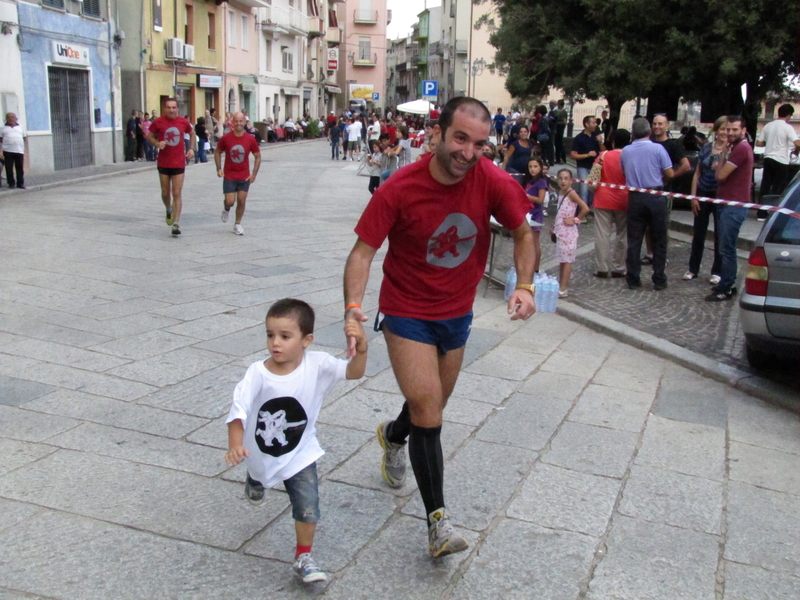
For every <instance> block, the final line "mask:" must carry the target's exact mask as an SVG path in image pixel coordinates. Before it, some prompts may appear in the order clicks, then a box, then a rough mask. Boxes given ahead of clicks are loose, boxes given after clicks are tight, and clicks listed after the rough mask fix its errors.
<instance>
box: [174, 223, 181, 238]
mask: <svg viewBox="0 0 800 600" xmlns="http://www.w3.org/2000/svg"><path fill="white" fill-rule="evenodd" d="M180 234H181V226H180V225H178V224H177V223H173V224H172V235H180Z"/></svg>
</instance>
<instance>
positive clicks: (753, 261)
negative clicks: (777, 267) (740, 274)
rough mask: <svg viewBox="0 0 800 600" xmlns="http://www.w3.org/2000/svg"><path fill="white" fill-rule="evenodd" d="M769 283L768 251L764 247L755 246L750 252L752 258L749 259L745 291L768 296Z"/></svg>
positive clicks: (754, 294)
mask: <svg viewBox="0 0 800 600" xmlns="http://www.w3.org/2000/svg"><path fill="white" fill-rule="evenodd" d="M768 283H769V269H768V268H767V253H766V252H764V248H761V247H758V248H753V251H752V252H751V253H750V260H748V261H747V275H745V279H744V291H745V292H746V293H748V294H751V295H753V296H766V295H767V284H768Z"/></svg>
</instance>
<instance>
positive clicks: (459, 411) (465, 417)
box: [444, 396, 498, 427]
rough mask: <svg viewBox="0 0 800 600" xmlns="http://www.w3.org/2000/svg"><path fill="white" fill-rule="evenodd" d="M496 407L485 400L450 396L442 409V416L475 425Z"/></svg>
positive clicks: (449, 419) (456, 421) (454, 421)
mask: <svg viewBox="0 0 800 600" xmlns="http://www.w3.org/2000/svg"><path fill="white" fill-rule="evenodd" d="M497 408H498V407H495V406H493V405H491V404H489V403H487V402H478V401H477V400H470V399H468V398H461V397H460V396H451V397H450V399H449V400H448V401H447V406H446V407H445V409H444V418H445V419H447V420H448V421H450V422H452V423H463V424H464V425H470V426H472V427H477V426H479V425H480V424H481V423H483V421H484V420H485V419H486V417H488V416H489V415H490V414H491V413H492V411H493V410H496V409H497Z"/></svg>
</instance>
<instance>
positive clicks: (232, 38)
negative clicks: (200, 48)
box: [221, 0, 267, 121]
mask: <svg viewBox="0 0 800 600" xmlns="http://www.w3.org/2000/svg"><path fill="white" fill-rule="evenodd" d="M266 5H267V3H266V2H264V1H263V0H229V2H228V3H227V4H225V5H224V6H223V7H222V10H223V13H224V18H223V28H222V31H223V36H224V37H223V44H224V46H225V48H224V53H223V56H224V64H223V66H222V71H223V82H222V85H223V94H222V102H223V104H224V106H223V109H222V111H221V112H222V113H224V112H230V113H235V112H239V111H244V112H246V113H247V114H248V115H249V117H250V119H251V120H253V121H255V117H256V112H257V110H258V99H257V98H256V93H257V89H258V80H257V79H256V74H257V73H258V48H259V44H258V41H259V40H258V36H259V35H260V31H259V29H257V22H256V17H255V11H254V10H253V9H254V8H258V7H262V6H266Z"/></svg>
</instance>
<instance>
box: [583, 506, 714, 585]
mask: <svg viewBox="0 0 800 600" xmlns="http://www.w3.org/2000/svg"><path fill="white" fill-rule="evenodd" d="M607 547H608V550H607V552H606V556H605V558H603V560H602V561H601V562H600V564H599V565H598V566H597V568H596V569H595V572H594V577H593V578H592V580H591V582H590V583H589V593H588V594H587V596H586V597H587V599H589V598H590V599H591V600H600V599H601V598H602V599H608V600H611V599H614V600H641V599H642V598H652V599H653V600H656V599H663V600H714V598H715V591H714V586H715V576H714V573H715V570H716V566H717V560H718V553H719V538H717V537H716V536H713V535H708V534H704V533H697V532H694V531H689V530H686V529H677V528H675V527H669V526H667V525H661V524H657V523H645V522H643V521H638V520H636V519H630V518H628V517H623V516H619V517H616V518H615V519H614V527H613V528H612V530H611V535H610V536H609V538H608V542H607Z"/></svg>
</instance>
